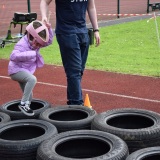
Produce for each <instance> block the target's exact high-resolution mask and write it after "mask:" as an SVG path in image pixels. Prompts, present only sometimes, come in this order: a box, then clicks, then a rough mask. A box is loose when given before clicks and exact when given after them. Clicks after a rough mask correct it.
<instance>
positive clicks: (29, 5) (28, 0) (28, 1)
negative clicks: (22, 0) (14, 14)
mask: <svg viewBox="0 0 160 160" xmlns="http://www.w3.org/2000/svg"><path fill="white" fill-rule="evenodd" d="M27 5H28V13H31V4H30V0H27Z"/></svg>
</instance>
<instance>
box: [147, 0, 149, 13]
mask: <svg viewBox="0 0 160 160" xmlns="http://www.w3.org/2000/svg"><path fill="white" fill-rule="evenodd" d="M147 13H149V0H147Z"/></svg>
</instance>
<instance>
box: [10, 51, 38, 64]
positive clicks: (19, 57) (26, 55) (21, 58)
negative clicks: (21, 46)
mask: <svg viewBox="0 0 160 160" xmlns="http://www.w3.org/2000/svg"><path fill="white" fill-rule="evenodd" d="M10 60H11V61H14V62H28V61H33V62H34V61H36V52H35V51H24V52H21V51H19V50H16V49H15V50H13V52H12V53H11V55H10Z"/></svg>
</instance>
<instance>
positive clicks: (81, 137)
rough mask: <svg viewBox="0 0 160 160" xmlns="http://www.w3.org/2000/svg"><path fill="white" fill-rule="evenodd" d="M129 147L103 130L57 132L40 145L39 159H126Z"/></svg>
mask: <svg viewBox="0 0 160 160" xmlns="http://www.w3.org/2000/svg"><path fill="white" fill-rule="evenodd" d="M127 156H128V147H127V145H126V143H125V142H124V141H123V140H122V139H120V138H119V137H117V136H115V135H113V134H110V133H105V132H101V131H93V130H77V131H67V132H63V133H60V134H57V135H56V136H55V137H53V138H51V139H49V140H46V141H44V142H43V143H41V145H40V146H39V147H38V150H37V160H81V159H83V160H102V159H103V160H126V157H127Z"/></svg>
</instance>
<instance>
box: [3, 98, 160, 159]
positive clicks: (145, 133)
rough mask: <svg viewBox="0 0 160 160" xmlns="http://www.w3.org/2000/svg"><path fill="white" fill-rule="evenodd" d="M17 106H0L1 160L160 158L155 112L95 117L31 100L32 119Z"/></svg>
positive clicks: (80, 109)
mask: <svg viewBox="0 0 160 160" xmlns="http://www.w3.org/2000/svg"><path fill="white" fill-rule="evenodd" d="M19 102H20V100H14V101H11V102H8V103H5V104H3V105H2V106H1V107H0V159H1V160H102V159H103V160H133V159H134V160H150V159H153V160H155V159H156V160H157V159H159V156H160V147H159V146H160V115H159V114H158V113H155V112H152V111H148V110H142V109H136V108H123V109H114V110H109V111H106V112H103V113H99V114H97V113H96V111H95V110H93V109H90V108H88V107H85V106H78V105H77V106H76V105H71V106H69V105H64V106H51V104H50V103H48V102H47V101H44V100H40V99H34V100H33V102H32V104H31V108H32V110H34V112H35V116H34V117H28V116H25V115H24V114H23V113H21V112H20V110H19V109H18V107H17V106H18V104H19ZM146 157H149V158H148V159H145V158H146Z"/></svg>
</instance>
